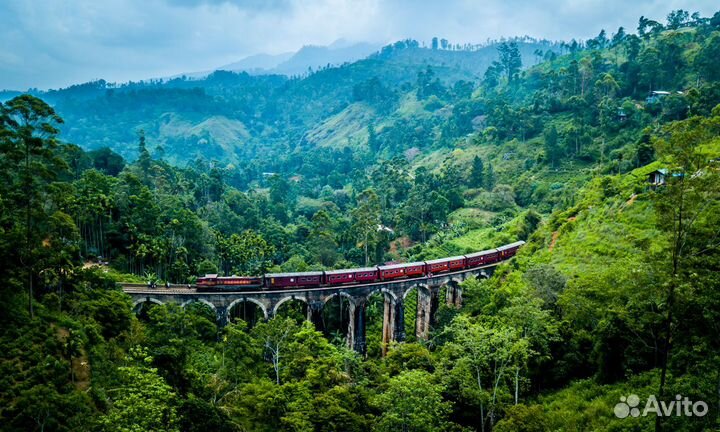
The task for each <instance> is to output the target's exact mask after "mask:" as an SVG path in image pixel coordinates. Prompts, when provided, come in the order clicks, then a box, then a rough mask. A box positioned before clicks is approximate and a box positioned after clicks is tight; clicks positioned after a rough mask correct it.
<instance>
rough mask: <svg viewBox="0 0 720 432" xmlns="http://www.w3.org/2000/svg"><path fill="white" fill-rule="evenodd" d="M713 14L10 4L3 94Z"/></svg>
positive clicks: (398, 5) (668, 5)
mask: <svg viewBox="0 0 720 432" xmlns="http://www.w3.org/2000/svg"><path fill="white" fill-rule="evenodd" d="M678 8H683V9H686V10H691V11H695V10H698V11H700V12H701V13H702V14H703V15H706V16H707V15H710V14H712V13H713V12H714V9H716V8H717V6H716V4H715V3H714V1H709V0H699V1H697V0H696V1H689V0H668V1H660V0H636V1H633V2H628V1H622V0H606V1H590V0H572V1H571V0H488V1H483V2H478V1H471V0H444V1H442V2H439V1H421V0H103V1H101V2H98V1H96V0H47V1H42V2H39V1H26V0H3V1H2V2H0V46H2V47H4V48H3V50H2V51H0V89H2V88H15V89H26V88H28V87H40V88H48V87H59V86H66V85H69V84H73V83H78V82H84V81H88V80H91V79H97V78H104V79H106V80H109V81H127V80H139V79H146V78H151V77H162V76H170V75H175V74H178V73H183V72H193V71H201V70H208V69H212V68H213V67H216V66H219V65H222V64H227V63H232V62H234V61H237V60H239V59H241V58H243V57H245V56H248V55H251V54H255V53H262V52H265V53H270V54H273V53H281V52H287V51H293V50H297V49H299V48H300V47H301V46H303V45H307V44H316V45H328V44H331V43H332V42H333V41H335V40H337V39H347V40H350V41H368V42H375V43H387V42H392V41H395V40H398V39H403V38H415V39H418V40H421V41H429V40H430V39H431V38H432V37H433V36H440V37H444V38H447V39H449V40H450V41H451V42H453V43H465V42H470V43H479V42H484V41H485V40H486V39H488V38H498V37H501V36H515V35H526V34H527V35H530V36H535V37H541V38H548V39H555V40H557V39H570V38H588V37H592V36H594V35H596V34H597V33H598V32H599V31H600V29H601V28H605V29H606V30H607V31H608V32H609V33H612V32H614V31H615V30H616V29H617V27H619V26H621V25H622V26H625V27H626V29H630V30H634V28H635V27H636V25H637V19H638V18H639V17H640V15H645V16H649V17H651V18H654V19H658V20H661V21H662V20H664V17H665V15H666V14H667V13H668V12H669V11H670V10H672V9H678Z"/></svg>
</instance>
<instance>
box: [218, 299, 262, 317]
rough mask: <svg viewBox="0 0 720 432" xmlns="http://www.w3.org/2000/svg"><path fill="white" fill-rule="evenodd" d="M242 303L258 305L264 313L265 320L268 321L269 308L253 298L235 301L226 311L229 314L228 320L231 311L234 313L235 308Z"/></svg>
mask: <svg viewBox="0 0 720 432" xmlns="http://www.w3.org/2000/svg"><path fill="white" fill-rule="evenodd" d="M240 302H250V303H254V304H256V305H258V307H260V310H261V311H262V313H263V317H264V318H265V319H268V311H267V308H266V307H265V305H264V304H263V303H262V302H261V301H260V300H258V299H254V298H252V297H242V298H239V299H235V300H233V301H232V302H231V303H230V304H229V305H228V307H227V308H226V310H225V313H226V314H227V317H228V319H229V318H230V311H232V309H233V307H234V306H235V305H236V304H238V303H240Z"/></svg>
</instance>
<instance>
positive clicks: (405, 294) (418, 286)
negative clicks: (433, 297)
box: [402, 284, 430, 300]
mask: <svg viewBox="0 0 720 432" xmlns="http://www.w3.org/2000/svg"><path fill="white" fill-rule="evenodd" d="M415 288H417V289H424V290H426V291H430V287H428V286H427V285H424V284H416V285H413V286H411V287H410V288H408V289H406V290H405V291H403V296H402V298H403V300H405V299H406V298H407V295H408V294H409V293H410V291H412V290H413V289H415Z"/></svg>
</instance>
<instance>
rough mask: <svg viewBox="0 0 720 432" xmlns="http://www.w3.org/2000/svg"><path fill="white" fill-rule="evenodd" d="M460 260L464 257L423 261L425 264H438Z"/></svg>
mask: <svg viewBox="0 0 720 432" xmlns="http://www.w3.org/2000/svg"><path fill="white" fill-rule="evenodd" d="M460 259H465V257H464V256H462V255H461V256H454V257H447V258H439V259H434V260H429V261H425V262H426V263H427V264H438V263H443V262H448V261H455V260H460Z"/></svg>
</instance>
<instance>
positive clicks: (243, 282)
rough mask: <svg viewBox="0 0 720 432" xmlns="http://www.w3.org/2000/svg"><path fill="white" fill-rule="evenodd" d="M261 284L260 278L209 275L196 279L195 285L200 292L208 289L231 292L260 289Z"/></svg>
mask: <svg viewBox="0 0 720 432" xmlns="http://www.w3.org/2000/svg"><path fill="white" fill-rule="evenodd" d="M263 282H264V281H263V277H262V276H235V275H233V276H218V275H216V274H209V275H205V276H204V277H201V278H198V280H197V284H196V285H197V286H198V289H199V290H200V291H202V290H204V289H208V288H212V289H214V290H217V291H222V290H228V291H232V290H237V289H241V288H248V289H249V288H261V287H262V286H263V285H264V283H263Z"/></svg>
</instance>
